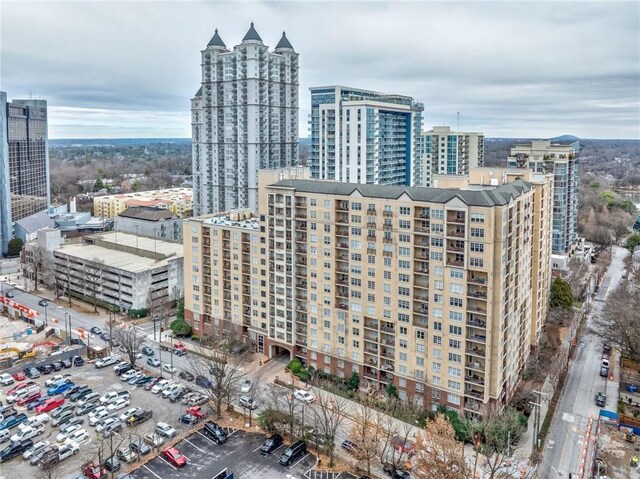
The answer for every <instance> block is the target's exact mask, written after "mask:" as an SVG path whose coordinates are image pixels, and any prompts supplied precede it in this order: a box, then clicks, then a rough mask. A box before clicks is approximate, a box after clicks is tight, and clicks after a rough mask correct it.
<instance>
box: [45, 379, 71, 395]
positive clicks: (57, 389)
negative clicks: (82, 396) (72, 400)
mask: <svg viewBox="0 0 640 479" xmlns="http://www.w3.org/2000/svg"><path fill="white" fill-rule="evenodd" d="M72 387H73V383H72V382H69V383H58V384H54V385H53V386H51V387H50V388H49V389H47V394H48V395H49V396H55V395H56V394H62V393H63V392H65V391H68V390H69V389H71V388H72Z"/></svg>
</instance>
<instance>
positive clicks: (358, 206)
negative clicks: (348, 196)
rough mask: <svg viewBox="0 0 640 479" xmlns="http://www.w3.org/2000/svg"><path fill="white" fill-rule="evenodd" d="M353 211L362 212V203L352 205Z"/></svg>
mask: <svg viewBox="0 0 640 479" xmlns="http://www.w3.org/2000/svg"><path fill="white" fill-rule="evenodd" d="M351 209H352V210H355V211H360V210H362V203H351Z"/></svg>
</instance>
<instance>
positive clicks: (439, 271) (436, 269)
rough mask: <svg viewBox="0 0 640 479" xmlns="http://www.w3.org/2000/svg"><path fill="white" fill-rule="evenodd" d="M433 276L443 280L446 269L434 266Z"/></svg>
mask: <svg viewBox="0 0 640 479" xmlns="http://www.w3.org/2000/svg"><path fill="white" fill-rule="evenodd" d="M433 275H434V276H437V277H438V278H442V276H444V268H443V267H442V266H434V267H433Z"/></svg>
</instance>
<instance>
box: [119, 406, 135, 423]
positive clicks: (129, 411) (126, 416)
mask: <svg viewBox="0 0 640 479" xmlns="http://www.w3.org/2000/svg"><path fill="white" fill-rule="evenodd" d="M138 411H140V408H139V407H131V408H129V409H127V410H126V411H125V412H123V413H122V414H120V420H121V421H123V422H127V421H128V420H129V418H130V417H131V416H133V415H134V414H135V413H136V412H138Z"/></svg>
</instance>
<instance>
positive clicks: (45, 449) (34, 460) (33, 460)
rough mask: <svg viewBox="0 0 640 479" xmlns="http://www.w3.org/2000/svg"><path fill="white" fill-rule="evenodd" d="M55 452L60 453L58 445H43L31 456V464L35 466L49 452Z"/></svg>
mask: <svg viewBox="0 0 640 479" xmlns="http://www.w3.org/2000/svg"><path fill="white" fill-rule="evenodd" d="M54 453H55V454H58V446H56V445H52V446H47V447H43V448H42V449H40V450H39V451H38V452H36V453H35V454H34V455H33V456H31V459H30V460H29V464H31V465H32V466H35V465H36V464H38V463H39V462H40V461H41V460H42V458H43V457H45V456H47V455H49V454H54Z"/></svg>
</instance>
